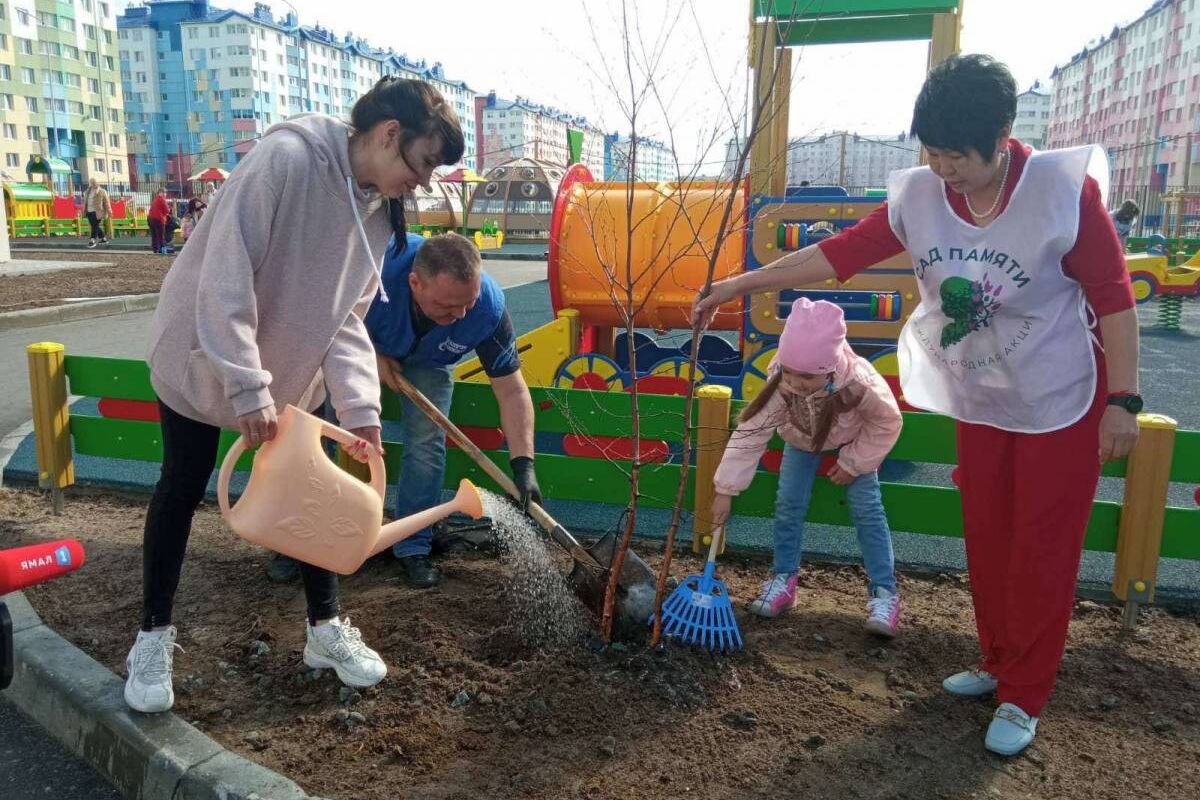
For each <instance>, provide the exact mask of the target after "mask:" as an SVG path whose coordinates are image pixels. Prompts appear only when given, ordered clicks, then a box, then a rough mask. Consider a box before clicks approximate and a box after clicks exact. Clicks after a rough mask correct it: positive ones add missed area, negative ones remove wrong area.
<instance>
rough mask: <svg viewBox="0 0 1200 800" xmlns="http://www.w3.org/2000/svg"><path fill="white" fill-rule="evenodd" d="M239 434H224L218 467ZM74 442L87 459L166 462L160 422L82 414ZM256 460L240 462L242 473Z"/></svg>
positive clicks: (74, 424)
mask: <svg viewBox="0 0 1200 800" xmlns="http://www.w3.org/2000/svg"><path fill="white" fill-rule="evenodd" d="M237 437H238V434H237V433H236V432H235V431H221V441H220V445H219V448H218V455H217V464H220V463H221V459H222V458H224V457H225V452H226V451H227V450H229V448H230V447H231V446H232V445H233V443H234V441H236V440H237ZM71 439H72V440H73V445H74V449H75V452H76V453H77V454H79V455H85V456H99V457H101V458H119V459H124V460H126V461H150V462H154V463H158V462H161V461H162V429H161V428H160V427H159V424H158V423H157V422H141V421H138V420H130V419H107V418H105V417H89V416H83V415H81V414H72V415H71ZM251 459H252V456H251V454H249V453H247V454H245V455H243V456H242V457H241V458H239V459H238V463H237V469H238V470H239V471H242V470H248V469H250V463H251Z"/></svg>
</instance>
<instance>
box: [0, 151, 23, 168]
mask: <svg viewBox="0 0 1200 800" xmlns="http://www.w3.org/2000/svg"><path fill="white" fill-rule="evenodd" d="M4 163H5V164H6V165H8V166H10V167H19V166H21V156H19V155H17V154H16V153H5V154H4Z"/></svg>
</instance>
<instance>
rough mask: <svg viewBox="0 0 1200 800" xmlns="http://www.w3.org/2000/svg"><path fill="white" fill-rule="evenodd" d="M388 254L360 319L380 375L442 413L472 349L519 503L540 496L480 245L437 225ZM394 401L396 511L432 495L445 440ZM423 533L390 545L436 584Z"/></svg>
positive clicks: (499, 308)
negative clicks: (379, 285)
mask: <svg viewBox="0 0 1200 800" xmlns="http://www.w3.org/2000/svg"><path fill="white" fill-rule="evenodd" d="M387 253H388V255H387V257H386V258H385V260H384V264H383V288H384V290H385V292H386V293H387V296H388V302H386V303H385V302H383V300H382V296H380V297H376V299H375V302H374V303H373V304H372V305H371V309H370V311H368V312H367V317H366V326H367V332H368V333H370V335H371V341H372V342H373V343H374V344H375V354H376V360H377V362H378V366H379V378H380V380H381V381H382V382H383V383H384V385H386V386H388V387H390V388H392V389H394V390H395V389H398V383H397V381H396V376H397V375H401V374H402V375H404V377H405V378H407V379H408V380H409V382H410V383H412V384H413V385H414V386H416V387H417V388H418V389H420V390H421V393H422V394H424V395H425V396H426V397H428V398H429V399H430V401H432V402H433V404H434V405H436V406H437V407H438V408H439V409H441V411H442V413H443V414H449V413H450V400H451V397H452V395H453V392H454V380H453V377H452V368H453V366H454V364H455V363H457V362H458V361H459V360H460V359H462V357H463V356H464V355H466V354H467V353H469V352H470V351H472V350H474V351H475V353H476V355H478V356H479V360H480V362H481V363H482V365H483V369H484V371H485V372H486V373H487V375H488V377H489V378H490V379H491V384H492V391H493V392H494V393H495V395H496V402H497V404H498V405H499V406H500V427H501V429H502V430H503V431H504V435H505V439H506V440H507V443H508V452H509V455H510V456H511V457H512V458H511V460H510V462H509V464H510V466H511V468H512V474H513V482H514V483H516V485H517V488H518V489H519V490H520V492H521V504H522V506H524V505H525V504H527V503H528V502H529V501H530V500H533V501H534V502H537V503H540V502H541V501H542V496H541V491H540V490H539V489H538V484H537V477H536V475H535V474H534V469H533V452H534V451H533V400H532V398H531V397H530V396H529V387H528V386H526V385H525V378H524V377H523V376H522V375H521V361H520V358H519V357H518V356H517V342H516V337H515V335H514V334H513V326H512V320H511V319H510V318H509V316H508V311H507V310H506V309H505V307H504V292H503V291H501V289H500V287H499V286H497V285H496V282H495V281H494V280H492V278H491V277H490V276H488V275H486V274H484V273H483V270H482V267H481V262H480V258H479V251H478V250H477V249H476V248H475V245H474V244H473V243H472V242H470V241H469V240H468V239H466V238H465V237H463V236H460V235H458V234H457V233H446V234H442V235H440V236H434V237H432V238H430V239H425V238H423V237H421V236H417V235H415V234H409V236H408V246H407V247H405V248H404V251H403V252H401V253H400V254H399V255H397V254H396V253H395V252H394V249H393V248H391V247H389V248H388V251H387ZM400 405H401V422H402V424H403V425H404V454H403V460H402V462H401V467H400V479H399V483H398V487H397V488H398V491H397V502H396V516H397V517H404V516H408V515H409V514H413V513H416V512H417V511H422V510H424V509H426V508H429V507H431V506H434V505H436V504H437V503H438V502H439V500H440V498H441V491H442V483H443V481H444V477H445V470H446V440H445V435H444V433H443V432H442V429H441V428H439V427H438V426H437V425H436V424H434V423H433V422H432V421H431V420H430V419H429V418H428V417H426V416H425V414H424V413H422V412H421V409H419V408H417V407H416V406H415V405H413V404H412V402H411V401H409V400H408V398H406V397H405V396H404V395H403V394H400ZM431 540H432V533H431V530H430V529H429V528H426V529H425V530H423V531H421V532H420V533H418V534H415V535H413V536H411V537H409V538H408V539H405V540H404V541H402V542H399V543H398V544H396V546H395V547H393V548H392V552H393V553H394V554H395V555H396V557H397V558H399V559H400V563H401V564H402V565H403V567H404V574H405V577H406V578H407V580H408V582H409V583H410V584H411V585H413V586H416V587H420V588H427V587H430V586H436V585H437V584H438V583H439V582H440V581H441V579H442V575H441V572H440V571H439V570H438V569H437V567H435V566H434V565H433V563H432V561H431V560H430V558H429V551H430V544H431Z"/></svg>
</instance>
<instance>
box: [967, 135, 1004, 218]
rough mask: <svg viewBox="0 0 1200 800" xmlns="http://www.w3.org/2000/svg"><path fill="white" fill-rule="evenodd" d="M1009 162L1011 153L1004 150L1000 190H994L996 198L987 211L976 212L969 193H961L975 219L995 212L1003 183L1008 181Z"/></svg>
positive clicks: (1001, 193)
mask: <svg viewBox="0 0 1200 800" xmlns="http://www.w3.org/2000/svg"><path fill="white" fill-rule="evenodd" d="M1011 163H1012V155H1011V154H1010V153H1009V152H1008V151H1005V153H1004V174H1003V175H1001V176H1000V190H999V191H997V192H996V199H995V200H993V201H992V205H991V207H990V208H988V210H987V211H985V212H983V213H982V214H980V213H977V212H976V211H975V209H973V208H971V195H969V194H967V193H966V192H964V193H963V197H964V198H965V199H966V201H967V211H969V212H970V214H971V216H972V217H974V218H975V219H987V218H988V217H990V216H991V215H992V214H994V213H995V211H996V207H997V206H999V205H1000V199H1001V198H1002V197H1004V185H1005V184H1006V183H1008V167H1009V165H1010V164H1011Z"/></svg>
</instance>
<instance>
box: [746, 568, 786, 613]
mask: <svg viewBox="0 0 1200 800" xmlns="http://www.w3.org/2000/svg"><path fill="white" fill-rule="evenodd" d="M794 605H796V576H795V575H774V576H772V578H771V580H769V581H766V582H764V583H763V586H762V594H761V595H760V596H759V598H758V599H757V600H755V601H754V602H753V603H751V604H750V610H751V611H752V612H754V613H755V614H758V615H759V616H760V617H778V616H779V615H780V614H782V613H783V612H785V611H787V610H788V609H789V608H791V607H792V606H794Z"/></svg>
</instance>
